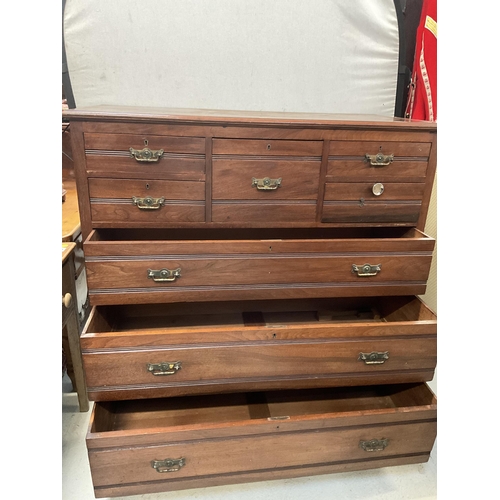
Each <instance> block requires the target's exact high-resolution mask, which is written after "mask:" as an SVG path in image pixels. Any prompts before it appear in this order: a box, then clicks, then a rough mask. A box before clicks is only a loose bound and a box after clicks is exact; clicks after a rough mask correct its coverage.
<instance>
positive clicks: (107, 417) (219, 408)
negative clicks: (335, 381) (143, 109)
mask: <svg viewBox="0 0 500 500" xmlns="http://www.w3.org/2000/svg"><path fill="white" fill-rule="evenodd" d="M434 404H436V399H435V396H434V394H433V393H432V391H431V390H430V389H429V388H428V386H427V385H426V384H400V385H383V386H373V387H355V388H340V389H338V388H337V389H317V390H294V391H276V392H257V393H238V394H225V395H215V396H188V397H173V398H163V399H151V400H146V401H143V400H141V401H137V400H132V401H113V402H101V403H98V404H96V406H95V410H94V412H95V413H94V420H93V423H92V426H91V429H90V432H91V433H103V432H115V431H129V430H134V429H137V430H139V429H152V430H154V429H165V428H169V430H175V429H174V428H177V427H183V428H185V426H196V425H200V424H202V425H211V424H213V425H217V424H225V423H229V422H243V421H251V420H259V419H260V420H262V419H264V420H291V419H300V417H302V416H305V415H308V416H311V415H312V416H314V415H317V416H318V418H324V416H325V415H331V414H336V415H341V414H347V413H350V412H364V411H371V410H379V411H380V410H387V411H388V412H390V413H393V412H399V411H402V408H415V407H421V406H428V405H434Z"/></svg>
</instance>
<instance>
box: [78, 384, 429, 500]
mask: <svg viewBox="0 0 500 500" xmlns="http://www.w3.org/2000/svg"><path fill="white" fill-rule="evenodd" d="M436 405H437V403H436V398H435V396H434V395H433V394H432V392H431V391H430V390H429V388H428V387H427V385H426V384H413V385H388V386H374V387H357V388H343V389H318V390H306V391H280V392H257V393H247V394H245V393H241V394H226V395H217V396H201V397H184V398H166V399H154V400H150V401H147V402H145V401H121V402H106V403H96V404H95V405H94V409H93V413H92V416H91V421H90V427H89V431H88V434H87V448H88V452H89V461H90V467H91V472H92V480H93V484H94V491H95V495H96V497H112V496H123V495H135V494H144V493H154V492H161V491H171V490H179V489H184V488H197V487H206V486H215V485H221V484H231V483H244V482H250V481H262V480H268V479H281V478H289V477H295V476H308V475H314V474H327V473H332V472H338V471H342V472H345V471H352V470H362V469H371V468H377V467H384V466H393V465H402V464H411V463H420V462H425V461H427V460H428V458H429V454H430V452H431V450H432V447H433V444H434V441H435V438H436V409H437V406H436Z"/></svg>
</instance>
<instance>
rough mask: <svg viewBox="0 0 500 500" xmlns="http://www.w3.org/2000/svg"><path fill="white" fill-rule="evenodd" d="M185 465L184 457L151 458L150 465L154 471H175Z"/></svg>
mask: <svg viewBox="0 0 500 500" xmlns="http://www.w3.org/2000/svg"><path fill="white" fill-rule="evenodd" d="M185 465H186V459H185V458H184V457H182V458H166V459H165V460H152V461H151V467H153V469H155V470H156V472H177V471H179V470H180V469H181V467H184V466H185Z"/></svg>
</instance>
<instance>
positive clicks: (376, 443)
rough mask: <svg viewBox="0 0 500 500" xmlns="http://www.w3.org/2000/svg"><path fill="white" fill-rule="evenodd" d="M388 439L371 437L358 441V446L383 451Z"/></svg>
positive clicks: (368, 449) (366, 449)
mask: <svg viewBox="0 0 500 500" xmlns="http://www.w3.org/2000/svg"><path fill="white" fill-rule="evenodd" d="M388 444H389V440H388V439H386V438H383V439H371V440H370V441H360V442H359V447H360V448H361V449H363V450H365V451H383V450H385V448H387V445H388Z"/></svg>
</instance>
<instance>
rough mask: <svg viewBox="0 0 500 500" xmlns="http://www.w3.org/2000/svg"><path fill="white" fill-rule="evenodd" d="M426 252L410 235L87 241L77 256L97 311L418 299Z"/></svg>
mask: <svg viewBox="0 0 500 500" xmlns="http://www.w3.org/2000/svg"><path fill="white" fill-rule="evenodd" d="M420 234H421V233H420ZM398 248H399V250H398ZM433 248H434V242H433V240H431V239H427V238H425V237H423V238H416V239H415V240H413V238H411V237H410V238H408V239H406V238H403V239H400V240H397V241H392V240H391V239H388V240H387V241H384V240H376V239H367V240H363V239H359V240H356V239H352V240H349V239H344V240H342V239H341V240H338V241H334V240H283V241H281V240H277V241H274V240H261V241H253V240H250V241H245V240H242V241H238V240H226V241H213V240H207V241H192V242H188V241H185V242H182V241H171V242H168V241H157V242H151V241H138V242H130V241H123V242H115V243H106V242H104V241H103V242H99V241H95V242H87V244H86V246H85V251H86V258H87V262H86V268H87V279H88V284H89V294H90V297H91V303H92V304H94V305H99V304H113V303H115V304H116V303H120V301H121V302H123V303H144V302H147V301H149V302H158V301H163V302H172V301H174V302H175V301H177V302H179V301H206V300H240V299H241V300H245V299H249V300H252V299H254V298H255V299H259V298H263V299H268V298H300V297H302V298H306V297H319V296H321V295H323V296H325V297H334V296H342V295H344V296H354V295H361V296H369V295H371V296H374V295H420V294H421V293H424V290H425V285H426V281H427V278H428V275H429V270H430V264H431V260H432V250H433ZM208 292H210V293H208ZM259 294H260V296H259Z"/></svg>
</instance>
